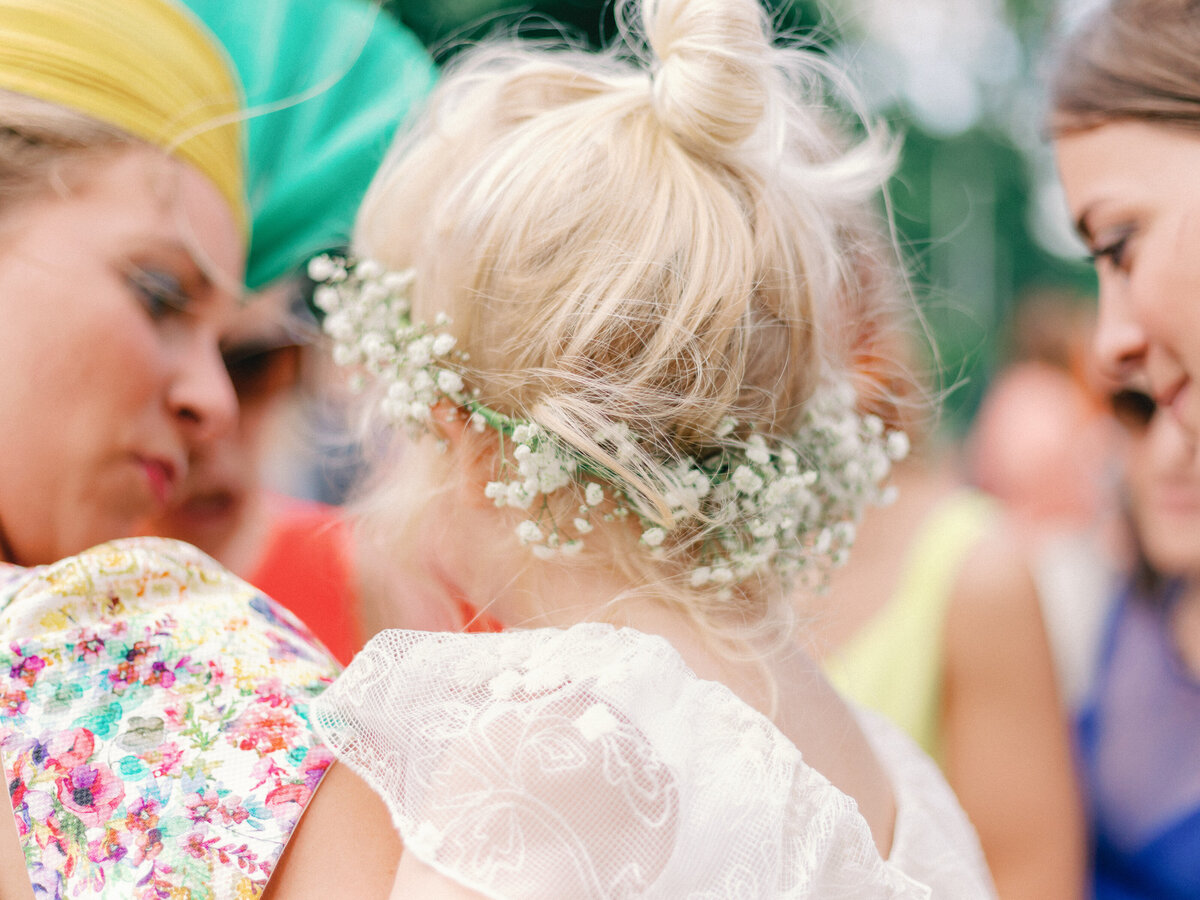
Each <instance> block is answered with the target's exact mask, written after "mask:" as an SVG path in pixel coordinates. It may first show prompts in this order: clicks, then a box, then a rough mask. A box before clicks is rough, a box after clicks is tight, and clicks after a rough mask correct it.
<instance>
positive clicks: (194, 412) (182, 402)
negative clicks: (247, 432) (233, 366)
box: [167, 339, 238, 444]
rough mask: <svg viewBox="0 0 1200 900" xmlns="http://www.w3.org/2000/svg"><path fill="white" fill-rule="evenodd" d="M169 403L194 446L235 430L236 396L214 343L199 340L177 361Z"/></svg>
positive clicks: (223, 361)
mask: <svg viewBox="0 0 1200 900" xmlns="http://www.w3.org/2000/svg"><path fill="white" fill-rule="evenodd" d="M167 403H168V406H169V408H170V412H171V415H172V417H173V418H174V419H175V421H176V422H177V423H179V425H180V428H181V429H182V430H183V432H184V437H185V438H186V439H187V440H188V442H189V443H191V444H204V443H208V442H210V441H213V440H215V439H217V438H220V437H222V436H223V435H225V434H228V433H229V432H230V431H231V430H232V429H233V427H234V425H235V424H236V423H237V417H238V400H237V394H236V393H235V392H234V389H233V382H232V381H230V379H229V372H228V370H227V369H226V368H225V360H224V358H223V357H222V355H221V351H220V348H219V347H218V346H217V344H216V342H215V341H204V340H200V339H197V340H196V341H193V342H192V344H191V346H190V347H189V348H188V350H187V352H186V353H185V354H183V355H182V356H180V357H179V358H178V359H177V368H176V371H175V374H174V377H173V379H172V381H171V384H170V386H169V388H168V395H167Z"/></svg>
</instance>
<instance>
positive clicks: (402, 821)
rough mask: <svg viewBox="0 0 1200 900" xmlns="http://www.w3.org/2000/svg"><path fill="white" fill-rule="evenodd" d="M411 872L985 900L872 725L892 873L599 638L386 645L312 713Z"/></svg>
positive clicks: (427, 639)
mask: <svg viewBox="0 0 1200 900" xmlns="http://www.w3.org/2000/svg"><path fill="white" fill-rule="evenodd" d="M314 712H315V715H314V721H315V722H316V723H317V727H318V729H319V730H320V731H321V733H322V735H323V736H324V738H325V739H326V740H327V741H328V743H329V744H330V746H331V747H332V748H333V749H334V752H335V753H336V754H337V756H338V758H339V759H341V760H342V761H344V762H346V763H348V764H349V765H350V766H352V767H353V768H354V769H355V770H356V771H357V772H358V773H359V774H361V775H362V776H363V777H364V778H365V779H366V780H367V781H368V782H369V783H370V784H371V785H372V786H373V787H374V788H375V790H377V791H378V792H379V793H380V794H381V795H382V796H383V798H384V799H385V800H386V802H387V804H388V807H389V808H390V810H391V814H392V819H393V821H394V822H395V825H396V828H397V829H398V831H399V832H400V834H401V836H402V837H403V839H404V843H405V848H406V852H409V853H414V854H416V855H417V857H418V858H419V859H421V860H422V861H423V862H425V863H427V864H428V865H430V866H432V867H433V868H434V869H436V870H438V871H439V872H441V873H442V874H444V875H446V876H448V877H450V878H451V879H453V880H454V881H456V882H458V883H460V884H462V885H464V886H466V887H469V888H472V889H474V890H476V891H479V892H480V893H482V894H484V895H486V896H489V897H496V898H547V900H550V898H553V900H563V898H571V900H576V898H579V900H583V898H631V897H646V898H651V897H653V898H664V900H667V898H669V900H680V898H696V900H700V898H703V900H716V898H738V900H743V898H744V900H760V898H800V897H819V898H856V900H858V898H866V897H889V898H890V897H897V898H901V897H902V898H910V897H911V898H923V897H946V898H953V900H969V898H976V897H993V896H994V892H993V889H992V887H991V882H990V879H989V877H988V875H987V873H986V869H985V867H984V863H983V857H982V854H981V852H980V849H979V844H978V841H977V840H976V837H975V834H974V832H973V830H972V829H971V826H970V825H969V824H968V822H967V820H966V818H965V816H964V815H963V813H962V811H961V809H960V808H959V806H958V804H957V802H956V801H955V799H954V797H953V795H952V794H951V793H950V790H949V788H948V787H947V786H946V784H945V782H944V781H943V780H942V777H941V775H940V773H939V772H938V771H937V769H936V767H935V766H934V765H933V764H932V763H931V762H929V760H928V759H927V758H926V757H925V756H924V755H922V754H921V752H920V751H919V750H917V749H916V747H915V746H914V745H913V744H912V743H911V742H910V741H909V740H908V739H907V738H906V737H904V736H903V735H901V734H900V733H899V732H898V731H896V730H895V729H894V728H892V727H891V726H889V725H888V724H887V723H885V722H884V721H883V720H881V719H878V718H874V717H870V716H866V715H864V716H863V719H862V724H863V728H864V730H865V731H866V733H867V736H868V738H869V739H870V741H871V743H872V746H873V748H874V749H875V751H876V753H877V755H878V756H879V758H880V760H881V761H882V762H883V764H884V766H885V767H886V769H887V771H888V773H889V775H890V777H891V781H892V786H893V791H894V795H895V798H896V804H897V810H898V813H897V820H896V828H895V837H894V841H893V846H892V850H891V853H890V854H889V856H888V858H887V859H886V860H885V859H883V858H881V857H880V855H879V853H878V851H877V850H876V847H875V844H874V842H873V840H872V837H871V832H870V829H869V827H868V825H867V822H866V820H865V819H863V817H862V816H861V815H860V814H859V812H858V809H857V807H856V805H855V803H854V801H853V800H852V799H850V798H849V797H848V796H846V795H845V794H843V793H842V792H841V791H839V790H838V789H837V788H835V787H834V786H833V785H832V784H830V783H829V781H827V780H826V779H825V777H824V776H822V775H821V774H820V773H819V772H817V771H816V770H815V769H812V768H811V767H809V766H808V765H807V764H805V762H804V761H803V760H802V758H801V755H800V752H799V751H798V750H797V749H796V747H795V746H794V745H793V744H792V743H791V742H790V741H789V740H788V739H787V738H786V737H784V736H783V734H782V733H781V732H780V731H779V730H778V729H777V728H776V727H775V726H774V725H773V724H772V723H771V722H770V721H769V720H768V719H767V718H766V717H764V716H762V715H761V714H760V713H758V712H757V711H756V710H754V709H752V708H751V707H750V706H748V705H747V704H746V703H744V702H743V701H742V700H740V699H738V698H737V697H736V696H735V695H734V694H733V693H732V692H731V691H730V690H729V689H728V688H726V687H725V686H724V685H721V684H718V683H716V682H711V681H703V680H700V679H698V678H697V677H696V676H695V675H694V674H693V673H692V672H691V670H690V669H688V668H687V666H686V665H685V663H684V662H683V660H682V658H681V657H680V656H679V654H678V653H676V652H675V650H674V649H673V648H672V647H671V646H670V644H668V643H667V641H665V640H664V639H662V638H659V637H652V636H648V635H645V634H642V633H641V632H637V631H633V630H631V629H620V630H618V629H614V628H612V627H609V626H605V625H594V624H588V625H577V626H575V627H572V628H569V629H566V630H557V629H537V630H532V631H512V632H506V633H503V634H431V633H425V632H411V631H388V632H384V633H382V634H380V635H378V636H376V637H375V638H374V639H373V640H372V641H371V643H370V644H368V646H367V647H366V648H365V649H364V650H363V651H362V652H361V653H359V655H358V656H357V657H356V658H355V659H354V662H353V663H351V665H350V667H349V668H348V669H347V670H346V671H345V673H344V674H343V675H342V676H341V677H340V678H339V679H338V680H337V682H336V683H335V684H334V686H333V687H332V688H330V689H329V690H328V691H327V692H326V693H325V694H324V695H322V696H321V698H320V699H319V700H318V701H317V703H316V705H315V708H314Z"/></svg>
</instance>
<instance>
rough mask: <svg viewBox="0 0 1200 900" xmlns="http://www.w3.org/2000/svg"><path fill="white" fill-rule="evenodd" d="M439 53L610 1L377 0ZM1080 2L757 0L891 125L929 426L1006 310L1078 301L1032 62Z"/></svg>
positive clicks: (606, 28)
mask: <svg viewBox="0 0 1200 900" xmlns="http://www.w3.org/2000/svg"><path fill="white" fill-rule="evenodd" d="M386 5H387V7H388V8H389V9H390V10H391V11H392V12H393V13H395V14H396V15H398V16H399V17H400V18H401V19H402V20H403V21H404V22H405V24H407V25H408V26H409V27H410V28H412V29H413V31H415V32H416V33H417V34H418V35H419V36H420V37H421V39H422V40H423V41H424V42H425V43H426V45H427V46H428V47H429V48H430V50H431V51H432V52H433V54H434V56H435V58H436V59H438V60H439V61H445V60H446V59H448V58H449V57H451V56H452V55H453V54H454V53H455V52H457V50H458V49H460V48H461V47H463V46H465V45H469V44H470V43H471V42H473V41H475V40H477V39H479V38H481V37H484V36H486V35H487V34H489V33H493V32H496V31H498V30H502V31H506V32H509V33H512V32H514V31H516V32H520V33H522V34H530V35H535V36H548V35H556V34H561V33H563V31H564V30H565V32H566V33H567V34H569V35H570V36H572V37H573V38H575V39H577V40H582V41H586V42H588V43H590V44H592V45H597V46H598V45H602V44H603V43H604V42H605V41H607V40H608V39H610V38H611V37H612V35H613V33H614V31H615V27H614V24H613V15H612V3H611V0H608V2H603V0H525V2H513V0H387V3H386ZM1081 5H1083V4H1082V2H1081V0H1077V2H1076V3H1073V4H1064V3H1059V4H1057V5H1054V4H1051V3H1050V2H1049V0H827V2H823V3H816V2H812V0H769V2H768V6H769V7H770V9H771V11H772V12H773V13H774V15H775V16H776V18H777V21H779V22H780V24H781V25H782V26H783V28H784V29H787V30H791V31H796V32H799V33H802V34H805V35H806V36H808V37H809V38H810V39H813V40H815V41H816V42H817V43H818V44H819V46H821V47H822V48H823V49H824V51H825V52H827V53H829V54H831V55H832V56H834V57H836V58H837V59H839V60H841V61H842V63H843V64H844V65H846V66H847V67H849V69H850V71H851V72H852V75H853V77H854V80H855V81H856V82H857V83H858V84H859V85H860V87H861V89H862V91H863V94H864V100H865V102H866V105H867V108H868V109H869V110H870V111H871V112H872V113H873V114H874V115H876V116H879V117H882V118H884V119H886V120H887V121H888V122H890V123H891V124H892V127H893V129H894V130H895V131H896V132H898V133H900V134H902V135H903V136H904V152H903V157H902V162H901V166H900V169H899V171H898V172H897V174H896V177H895V179H894V183H893V185H892V188H891V195H892V201H893V204H894V213H895V219H896V224H897V227H898V229H899V232H900V236H901V239H902V241H903V243H904V246H905V247H906V249H907V251H908V260H909V263H910V268H911V271H912V274H913V282H914V285H915V288H916V292H917V294H918V297H919V298H920V300H921V304H922V308H923V310H924V313H925V317H926V319H927V322H928V324H929V330H930V332H931V334H932V337H933V339H934V342H935V344H936V346H937V347H938V354H939V357H940V359H939V361H938V370H939V375H940V382H941V387H943V388H944V389H947V393H946V398H947V399H946V408H945V416H944V419H943V424H944V426H945V429H946V431H947V432H948V433H949V434H951V435H954V434H958V433H961V431H962V430H963V429H964V428H965V427H966V425H967V424H968V423H969V421H970V418H971V416H972V414H973V413H974V411H975V409H976V407H977V405H978V402H979V399H980V396H981V394H982V392H983V390H984V389H985V387H986V385H987V383H988V380H989V378H990V377H991V375H992V374H993V373H994V372H995V371H996V369H997V367H998V366H999V365H1000V364H1001V363H1002V362H1003V361H1004V360H1005V359H1006V358H1007V356H1008V355H1009V354H1010V351H1011V343H1012V336H1011V328H1010V324H1011V323H1012V321H1013V319H1014V312H1015V311H1016V310H1017V309H1018V307H1020V306H1022V305H1023V304H1026V303H1028V302H1030V300H1031V299H1033V298H1036V297H1038V296H1044V295H1046V294H1048V293H1053V294H1054V295H1056V296H1058V297H1066V298H1067V302H1069V303H1078V304H1089V303H1091V297H1092V295H1093V290H1094V285H1093V281H1092V276H1091V273H1090V269H1089V267H1087V266H1086V265H1085V264H1084V260H1083V256H1082V254H1083V249H1082V247H1080V246H1079V245H1078V244H1077V243H1075V242H1074V239H1073V238H1072V237H1071V236H1070V234H1069V230H1068V227H1067V222H1066V217H1065V213H1064V212H1063V209H1062V205H1061V197H1060V195H1059V194H1058V192H1057V188H1056V186H1055V183H1054V172H1053V162H1052V159H1051V157H1050V154H1049V149H1048V147H1047V146H1046V143H1045V140H1044V137H1043V135H1042V132H1041V119H1042V94H1041V91H1040V88H1039V85H1040V78H1039V75H1040V74H1041V72H1040V67H1041V63H1040V60H1042V59H1043V58H1044V56H1045V55H1046V54H1047V51H1048V49H1049V45H1050V44H1051V43H1052V37H1051V36H1052V35H1054V34H1056V33H1057V31H1058V29H1060V28H1062V27H1064V26H1065V25H1066V24H1068V23H1069V22H1070V21H1071V20H1072V18H1073V16H1075V15H1077V14H1078V12H1079V10H1078V9H1077V8H1076V7H1078V6H1081Z"/></svg>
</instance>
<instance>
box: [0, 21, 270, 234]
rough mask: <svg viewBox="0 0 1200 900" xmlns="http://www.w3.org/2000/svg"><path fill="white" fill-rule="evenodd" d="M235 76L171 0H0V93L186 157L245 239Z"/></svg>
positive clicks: (212, 42) (218, 50)
mask: <svg viewBox="0 0 1200 900" xmlns="http://www.w3.org/2000/svg"><path fill="white" fill-rule="evenodd" d="M230 2H237V0H230ZM233 72H234V70H233V66H232V64H231V63H230V62H229V60H228V59H227V57H226V56H225V54H224V51H223V49H222V48H221V46H220V45H219V44H218V43H217V42H216V40H215V39H214V38H213V37H212V35H211V34H210V33H209V32H208V30H207V28H206V27H205V25H204V24H203V23H202V22H201V21H200V20H199V19H197V18H196V17H195V16H194V15H193V14H192V13H191V11H190V10H187V9H184V8H182V7H181V6H178V5H176V4H175V3H174V2H172V0H107V2H106V0H0V88H6V89H8V90H10V91H13V92H15V93H19V94H25V95H27V96H30V97H36V98H38V99H41V100H46V101H49V102H51V103H57V104H59V105H61V106H65V107H68V108H70V109H73V110H76V111H77V112H81V113H84V114H86V115H88V116H91V117H92V118H94V119H98V120H100V121H102V122H105V123H107V124H109V125H114V126H116V127H117V128H120V129H121V130H122V131H125V132H127V133H129V134H130V135H132V136H134V137H137V138H140V139H142V140H144V141H146V142H148V143H150V144H153V145H154V146H156V147H161V148H162V149H164V150H167V151H169V152H170V153H173V154H175V155H177V156H179V157H180V158H182V159H184V160H186V161H187V162H189V163H191V164H192V165H193V166H195V167H196V168H197V169H199V170H200V171H201V172H203V173H204V174H205V175H207V176H208V177H209V179H210V180H211V181H212V182H213V184H215V185H216V186H217V188H218V189H219V190H220V191H221V193H222V194H223V195H224V196H225V198H226V200H228V201H229V205H230V206H231V207H232V209H233V212H234V216H235V217H236V218H237V220H238V224H239V225H240V226H241V227H242V229H243V232H245V231H246V229H247V228H248V223H249V216H248V213H247V205H246V196H245V182H244V173H243V167H242V146H241V136H240V127H239V125H238V124H237V123H236V113H237V112H238V110H239V109H240V108H241V102H240V97H241V90H240V86H239V83H238V81H237V79H236V76H235V75H234V74H233ZM2 124H3V123H0V125H2Z"/></svg>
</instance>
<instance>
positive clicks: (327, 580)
mask: <svg viewBox="0 0 1200 900" xmlns="http://www.w3.org/2000/svg"><path fill="white" fill-rule="evenodd" d="M268 502H269V514H270V526H269V531H268V534H267V537H266V540H265V541H264V544H263V552H262V555H261V556H260V557H259V560H258V563H257V564H256V565H255V567H254V570H253V571H252V572H251V573H250V577H249V578H247V579H246V580H247V581H249V582H250V583H251V584H252V585H254V586H255V587H256V588H258V589H259V590H261V591H262V592H263V593H265V594H266V595H267V596H269V597H271V598H272V599H274V600H276V601H277V602H279V603H281V604H282V605H283V606H285V607H287V608H288V609H289V610H291V611H292V612H293V613H295V614H296V615H297V616H299V617H300V620H301V621H302V622H304V624H306V625H307V626H308V627H309V628H310V629H312V632H313V633H314V634H315V635H316V636H317V637H318V638H320V640H321V642H322V643H324V644H325V646H326V647H327V648H328V649H329V652H330V653H332V654H333V655H334V656H335V657H337V659H338V661H339V662H341V663H342V664H343V665H344V664H346V663H348V662H349V661H350V660H351V658H353V656H354V654H355V653H357V652H358V651H359V650H360V649H361V648H362V646H363V644H364V643H365V642H366V634H365V630H364V627H363V623H362V619H361V617H360V615H359V591H358V579H357V575H356V574H355V569H354V549H353V544H352V541H351V537H350V529H349V527H348V525H347V524H346V520H345V518H344V517H343V516H342V514H341V511H340V510H339V509H338V508H337V507H334V506H328V505H326V504H323V503H316V502H314V501H311V500H297V499H294V498H292V497H284V496H281V495H274V494H273V495H269V497H268ZM455 614H456V616H455V617H456V619H457V625H458V627H457V629H456V630H458V631H473V632H494V631H502V630H503V626H502V625H501V624H500V622H499V621H497V620H496V619H495V618H493V617H492V616H489V615H488V614H487V613H481V612H478V611H477V610H475V609H474V607H472V606H471V605H470V604H469V603H467V602H466V601H463V600H460V601H458V605H457V609H456V610H455Z"/></svg>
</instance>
